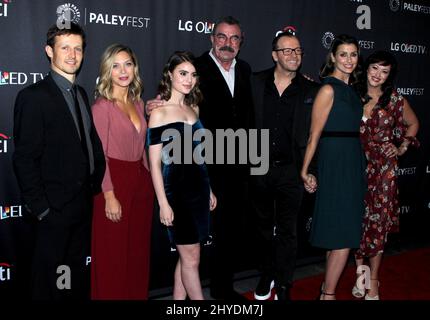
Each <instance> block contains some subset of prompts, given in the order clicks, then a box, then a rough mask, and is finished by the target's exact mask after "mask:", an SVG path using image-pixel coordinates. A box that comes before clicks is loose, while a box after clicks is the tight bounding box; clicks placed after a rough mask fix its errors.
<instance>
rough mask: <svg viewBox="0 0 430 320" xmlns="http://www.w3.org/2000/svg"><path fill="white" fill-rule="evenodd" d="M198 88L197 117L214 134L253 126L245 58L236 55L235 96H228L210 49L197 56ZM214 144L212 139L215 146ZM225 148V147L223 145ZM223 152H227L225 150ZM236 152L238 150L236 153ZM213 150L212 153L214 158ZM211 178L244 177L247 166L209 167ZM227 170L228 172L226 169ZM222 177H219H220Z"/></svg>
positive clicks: (247, 68) (228, 92)
mask: <svg viewBox="0 0 430 320" xmlns="http://www.w3.org/2000/svg"><path fill="white" fill-rule="evenodd" d="M196 68H197V73H198V74H199V82H200V85H199V87H200V90H201V91H202V93H203V101H202V102H201V103H200V119H201V120H202V123H203V125H204V127H205V128H206V129H209V130H211V132H212V133H213V134H215V130H216V129H228V128H231V129H233V130H235V131H236V130H237V129H245V130H248V129H249V128H252V127H253V122H252V121H253V119H254V117H253V107H252V96H251V84H250V77H251V67H250V66H249V64H248V63H246V62H245V61H243V60H241V59H238V58H236V66H235V87H234V96H232V95H231V93H230V90H229V88H228V86H227V83H226V82H225V80H224V77H223V75H222V74H221V72H220V70H219V68H218V66H217V65H216V63H215V62H214V61H213V59H212V58H211V56H210V55H209V51H207V52H205V53H203V54H202V55H201V56H200V57H198V58H197V59H196ZM215 145H216V143H215V142H214V147H215ZM224 149H225V150H226V148H224ZM224 154H225V155H226V151H225V152H224ZM236 154H237V152H236ZM215 159H216V153H215V152H214V161H215ZM208 168H209V173H210V177H211V180H212V181H213V182H214V181H215V184H216V180H218V179H230V180H234V179H239V178H243V179H245V178H246V177H247V176H248V174H249V166H248V165H239V166H237V165H235V166H233V165H227V166H224V165H215V166H208ZM226 170H228V173H227V172H226ZM221 176H222V177H221Z"/></svg>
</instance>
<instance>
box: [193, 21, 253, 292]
mask: <svg viewBox="0 0 430 320" xmlns="http://www.w3.org/2000/svg"><path fill="white" fill-rule="evenodd" d="M210 38H211V43H212V48H211V50H210V51H207V52H205V53H203V54H202V55H201V56H200V57H198V58H197V59H196V67H197V72H198V74H199V80H200V90H201V91H202V93H203V102H202V103H201V104H200V118H201V120H202V123H203V125H204V127H205V128H206V129H209V130H211V132H212V133H215V132H216V129H233V131H236V130H238V129H245V130H248V129H249V128H251V127H252V126H253V125H252V121H253V113H252V111H253V110H252V96H251V87H250V76H251V67H250V66H249V64H248V63H246V62H245V61H243V60H241V59H239V58H237V54H238V53H239V50H240V47H241V44H242V42H243V32H242V30H241V27H240V24H239V21H238V20H236V19H235V18H233V17H231V16H228V17H224V18H221V19H220V20H219V21H217V23H216V24H215V25H214V28H213V30H212V34H211V37H210ZM215 138H216V139H217V138H218V139H219V137H215ZM214 145H216V143H214ZM223 145H224V155H225V157H224V163H226V161H225V160H226V154H227V148H226V147H225V143H224V144H223ZM238 149H239V148H238V147H237V146H236V162H235V164H233V165H231V164H214V165H209V166H208V170H209V177H210V181H211V187H212V188H213V192H214V194H215V195H216V196H217V199H218V205H217V208H216V209H215V211H214V213H213V231H214V232H213V236H214V244H215V247H214V255H213V257H212V260H211V285H210V287H211V296H212V297H213V298H215V299H227V300H237V299H240V298H241V296H240V295H239V294H238V293H236V292H235V291H234V290H233V275H234V272H235V270H237V269H238V267H240V266H239V263H240V260H241V258H244V256H243V255H241V253H243V252H244V250H245V247H244V245H245V244H246V238H247V232H248V231H249V230H247V228H246V220H249V219H250V211H249V208H248V207H247V204H248V203H249V200H248V199H249V193H248V189H249V188H248V178H249V166H248V165H243V164H242V165H241V164H238V152H237V151H238ZM214 159H216V155H215V154H214ZM242 260H243V259H242ZM242 267H243V266H242Z"/></svg>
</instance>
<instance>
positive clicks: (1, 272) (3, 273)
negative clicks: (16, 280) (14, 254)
mask: <svg viewBox="0 0 430 320" xmlns="http://www.w3.org/2000/svg"><path fill="white" fill-rule="evenodd" d="M11 269H12V265H10V264H9V263H6V262H0V281H9V280H10V279H11V277H10V273H11V272H10V270H11Z"/></svg>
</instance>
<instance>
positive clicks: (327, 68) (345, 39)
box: [320, 34, 361, 84]
mask: <svg viewBox="0 0 430 320" xmlns="http://www.w3.org/2000/svg"><path fill="white" fill-rule="evenodd" d="M342 44H353V45H355V46H356V48H357V51H358V62H357V67H356V68H355V70H354V71H353V72H352V74H351V76H350V77H349V84H355V83H356V82H357V81H358V78H359V76H360V73H361V72H360V70H361V68H360V46H359V45H358V41H357V39H355V38H354V37H352V36H349V35H347V34H341V35H338V36H337V37H336V38H335V39H334V40H333V42H332V43H331V46H330V50H329V52H328V54H327V58H326V62H325V64H324V66H323V67H322V70H321V72H320V77H321V78H325V77H327V76H329V75H330V74H332V73H333V71H334V63H333V61H332V60H331V54H333V55H334V56H335V55H336V52H337V48H338V47H339V46H340V45H342Z"/></svg>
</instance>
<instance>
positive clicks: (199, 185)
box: [146, 120, 210, 244]
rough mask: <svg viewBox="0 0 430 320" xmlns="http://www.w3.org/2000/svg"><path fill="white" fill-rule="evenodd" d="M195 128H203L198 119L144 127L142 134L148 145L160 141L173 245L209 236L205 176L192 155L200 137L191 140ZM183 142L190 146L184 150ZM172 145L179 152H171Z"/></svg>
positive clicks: (204, 169) (208, 195)
mask: <svg viewBox="0 0 430 320" xmlns="http://www.w3.org/2000/svg"><path fill="white" fill-rule="evenodd" d="M197 130H204V128H203V125H202V123H201V122H200V120H197V121H196V122H195V123H194V124H193V125H190V124H187V123H184V122H172V123H169V124H166V125H163V126H159V127H153V128H148V131H147V135H146V141H147V145H148V146H149V145H155V144H160V143H162V144H163V149H162V156H161V159H162V174H163V182H164V190H165V192H166V196H167V200H168V201H169V205H170V206H171V208H172V210H173V214H174V220H173V226H172V227H168V230H169V237H170V240H171V242H172V243H173V244H195V243H199V242H204V241H206V240H207V238H208V236H209V223H210V221H209V197H210V185H209V175H208V171H207V168H206V165H205V163H204V162H203V161H200V160H197V163H196V161H195V160H196V159H194V157H193V154H194V155H196V154H197V155H199V154H201V152H200V151H201V149H199V148H201V140H200V139H197V140H196V141H194V139H193V135H194V133H195V132H196V131H197ZM199 136H201V135H199ZM190 140H191V141H190ZM187 144H188V146H190V147H192V148H188V149H187ZM173 146H179V147H180V154H179V153H178V152H177V151H178V150H175V151H172V147H173ZM201 162H203V163H201Z"/></svg>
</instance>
